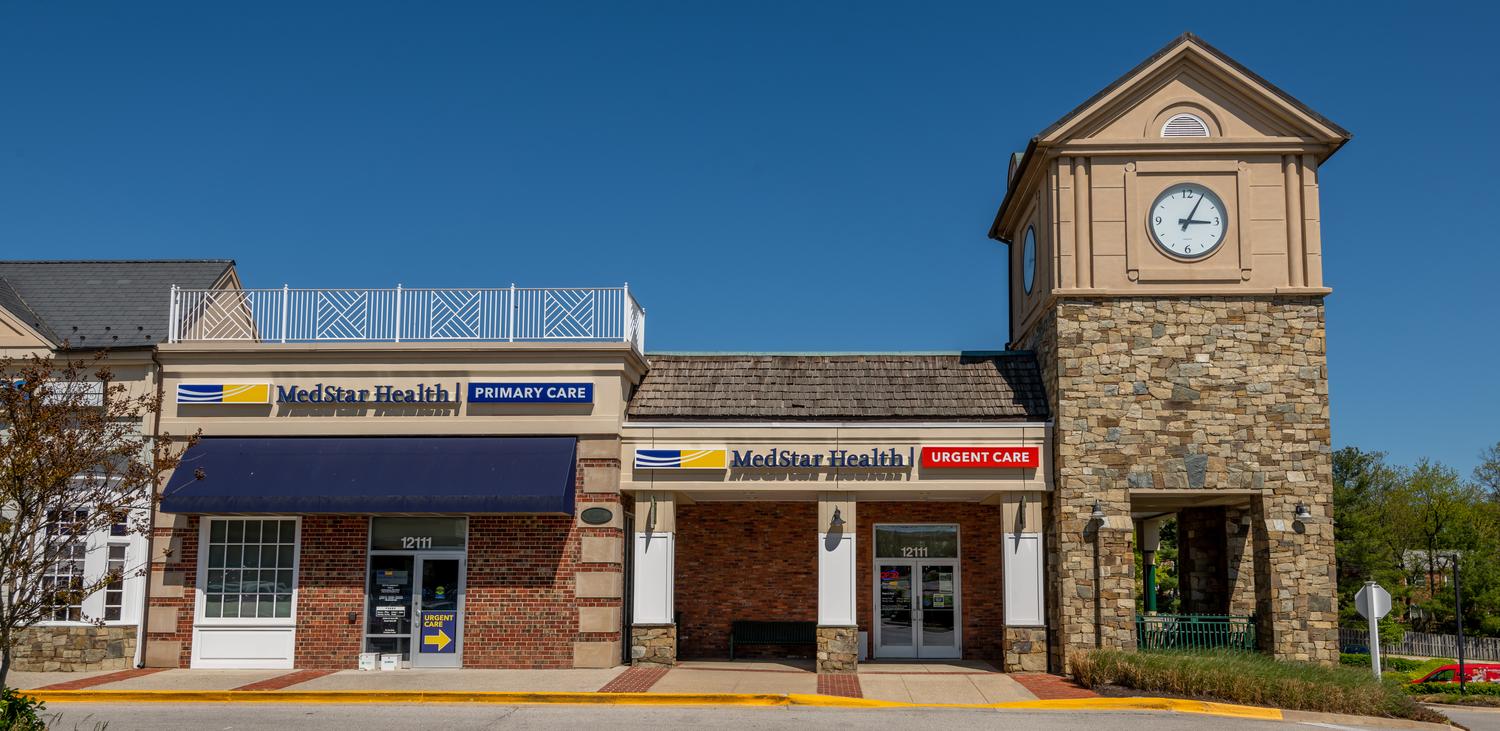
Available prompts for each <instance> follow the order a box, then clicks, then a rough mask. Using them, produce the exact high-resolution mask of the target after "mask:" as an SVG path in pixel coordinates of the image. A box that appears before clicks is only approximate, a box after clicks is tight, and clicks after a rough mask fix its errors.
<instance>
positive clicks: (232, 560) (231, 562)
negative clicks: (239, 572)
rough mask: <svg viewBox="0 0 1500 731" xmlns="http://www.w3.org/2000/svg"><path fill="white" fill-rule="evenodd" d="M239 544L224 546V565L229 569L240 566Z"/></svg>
mask: <svg viewBox="0 0 1500 731" xmlns="http://www.w3.org/2000/svg"><path fill="white" fill-rule="evenodd" d="M240 548H241V547H240V546H225V547H224V566H226V567H227V568H231V569H237V568H239V567H240Z"/></svg>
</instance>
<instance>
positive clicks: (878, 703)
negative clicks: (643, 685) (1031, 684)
mask: <svg viewBox="0 0 1500 731" xmlns="http://www.w3.org/2000/svg"><path fill="white" fill-rule="evenodd" d="M27 695H31V696H34V697H36V698H37V699H38V700H42V701H46V702H48V703H494V704H503V705H518V704H527V705H539V704H580V705H636V706H705V705H711V706H821V707H832V708H989V709H995V710H1010V709H1015V710H1042V711H1045V710H1053V711H1064V710H1067V711H1086V710H1099V711H1122V710H1126V711H1129V710H1135V711H1173V712H1176V713H1196V714H1205V715H1213V716H1231V717H1235V718H1258V719H1269V720H1280V719H1281V718H1282V712H1281V711H1280V710H1277V709H1274V708H1258V707H1254V706H1236V705H1230V704H1227V703H1209V702H1205V701H1189V700H1176V699H1170V698H1074V699H1066V700H1049V701H1043V700H1034V701H1012V702H1007V703H968V704H956V703H954V704H941V703H906V702H902V701H882V700H876V699H873V698H844V697H841V696H832V695H815V694H810V693H808V694H804V693H789V694H782V693H507V692H493V691H473V692H469V691H363V690H319V691H298V690H35V691H28V692H27Z"/></svg>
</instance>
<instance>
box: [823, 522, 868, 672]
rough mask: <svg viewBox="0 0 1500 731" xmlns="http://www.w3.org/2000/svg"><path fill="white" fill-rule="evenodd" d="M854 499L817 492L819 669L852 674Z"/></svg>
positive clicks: (855, 637) (855, 651) (855, 648)
mask: <svg viewBox="0 0 1500 731" xmlns="http://www.w3.org/2000/svg"><path fill="white" fill-rule="evenodd" d="M854 508H855V503H854V498H853V496H851V495H849V494H847V493H819V494H818V525H817V529H816V531H817V532H816V536H817V539H818V548H817V550H818V672H820V673H852V672H854V671H855V669H856V667H857V665H858V660H859V627H858V624H859V622H858V619H857V618H856V616H855V609H856V607H857V606H858V603H857V594H856V591H857V590H856V586H857V583H858V582H856V581H855V573H856V571H855V553H854V533H855V530H854V525H855V523H854Z"/></svg>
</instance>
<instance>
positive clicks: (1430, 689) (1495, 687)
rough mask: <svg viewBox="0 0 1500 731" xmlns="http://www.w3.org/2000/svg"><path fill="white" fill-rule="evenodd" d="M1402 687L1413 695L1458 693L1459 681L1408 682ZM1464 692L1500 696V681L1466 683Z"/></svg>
mask: <svg viewBox="0 0 1500 731" xmlns="http://www.w3.org/2000/svg"><path fill="white" fill-rule="evenodd" d="M1402 687H1404V688H1406V692H1408V693H1410V694H1412V695H1432V694H1435V693H1441V694H1444V695H1458V683H1407V684H1406V685H1404V686H1402ZM1464 693H1465V694H1466V695H1492V696H1496V697H1500V683H1464Z"/></svg>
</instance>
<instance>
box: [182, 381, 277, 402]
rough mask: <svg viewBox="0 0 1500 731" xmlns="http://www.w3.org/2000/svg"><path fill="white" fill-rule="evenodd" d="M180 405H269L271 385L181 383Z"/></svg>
mask: <svg viewBox="0 0 1500 731" xmlns="http://www.w3.org/2000/svg"><path fill="white" fill-rule="evenodd" d="M177 403H179V404H268V403H271V384H269V383H179V384H177Z"/></svg>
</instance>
